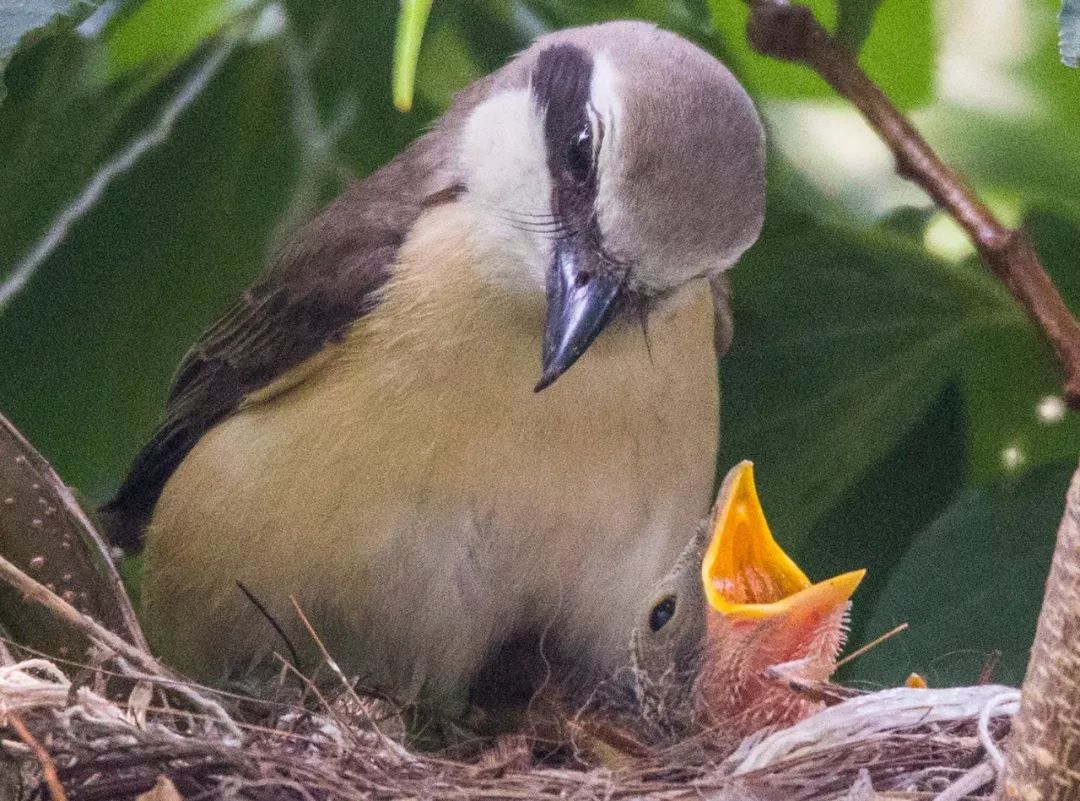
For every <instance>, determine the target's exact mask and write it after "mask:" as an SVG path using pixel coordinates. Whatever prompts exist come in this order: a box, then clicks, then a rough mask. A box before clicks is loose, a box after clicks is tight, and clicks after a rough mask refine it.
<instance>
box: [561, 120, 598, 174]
mask: <svg viewBox="0 0 1080 801" xmlns="http://www.w3.org/2000/svg"><path fill="white" fill-rule="evenodd" d="M592 157H593V152H592V131H591V130H590V129H589V126H588V125H586V126H585V127H583V128H581V129H580V130H579V131H577V132H576V133H575V134H574V135H573V138H572V139H571V140H570V150H569V152H568V153H567V159H566V160H567V163H568V165H569V167H570V172H571V174H572V175H573V176H574V178H576V179H577V180H578V181H582V182H584V181H585V180H587V179H588V177H589V172H590V171H591V170H592Z"/></svg>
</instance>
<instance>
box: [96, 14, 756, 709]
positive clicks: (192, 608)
mask: <svg viewBox="0 0 1080 801" xmlns="http://www.w3.org/2000/svg"><path fill="white" fill-rule="evenodd" d="M763 208H764V147H763V137H762V129H761V124H760V121H759V119H758V115H757V113H756V112H755V110H754V107H753V104H752V103H751V102H750V99H749V98H748V97H747V95H746V93H745V92H744V91H743V89H742V87H740V86H739V84H738V82H737V81H736V80H735V79H734V78H733V77H732V75H731V74H730V73H729V72H728V71H727V70H726V69H725V68H724V67H723V66H722V65H721V64H720V63H719V62H717V61H716V60H715V59H714V58H713V57H712V56H710V55H709V54H707V53H706V52H704V51H703V50H701V49H699V48H698V47H696V46H694V45H692V44H691V43H689V42H687V41H685V40H683V39H681V38H679V37H678V36H675V35H673V34H671V33H667V32H665V31H661V30H658V29H657V28H655V27H653V26H652V25H648V24H645V23H638V22H617V23H609V24H604V25H598V26H592V27H587V28H578V29H572V30H565V31H560V32H557V33H553V34H550V35H547V36H544V37H541V38H540V39H538V40H537V41H536V43H535V44H533V46H532V47H530V48H529V49H528V50H526V51H525V52H524V53H522V54H520V55H519V56H518V57H516V58H515V59H513V60H512V61H511V62H510V63H508V64H507V65H506V66H505V67H503V68H502V69H500V70H499V71H498V72H496V73H494V74H492V75H490V76H488V77H486V78H483V79H481V80H479V81H477V82H476V83H475V84H473V85H472V86H470V87H468V88H467V89H465V90H464V91H463V92H462V93H461V94H460V95H459V96H458V97H457V98H456V99H455V101H454V103H453V106H452V107H451V109H450V110H449V111H448V112H447V114H446V115H445V116H444V117H443V118H442V120H440V121H439V122H438V124H437V125H435V127H434V129H433V130H432V131H431V132H430V133H428V134H426V135H425V136H423V137H422V138H421V139H419V140H418V141H417V142H415V143H414V144H413V145H412V146H410V147H409V148H408V149H407V150H405V151H404V152H403V153H402V154H401V155H399V156H398V157H397V158H395V159H394V160H393V161H392V162H391V163H390V164H388V165H387V166H385V167H384V168H383V169H381V170H379V171H378V172H376V173H375V174H373V175H372V176H370V177H368V178H367V179H365V180H363V181H360V182H358V183H357V184H355V185H354V186H352V187H351V188H350V189H348V190H347V191H346V192H345V194H343V195H342V196H341V197H340V198H338V199H337V200H336V201H335V202H333V203H332V204H331V205H330V206H329V207H328V208H327V209H326V210H325V211H323V212H322V213H321V214H320V215H318V216H317V217H316V218H315V220H314V221H312V223H311V224H310V225H309V226H307V228H306V229H304V230H303V231H301V232H300V233H299V234H298V236H297V237H296V238H295V240H294V241H293V242H292V243H291V244H289V245H288V246H287V247H286V248H285V249H284V250H283V251H282V252H281V253H280V254H279V255H278V256H277V257H276V258H275V259H274V260H273V263H272V264H271V266H270V270H269V273H268V274H267V276H266V277H265V278H263V279H262V280H261V281H259V282H258V283H257V284H256V285H255V286H253V287H252V288H251V289H250V290H248V292H246V293H245V294H244V296H243V298H242V299H241V300H240V301H239V302H238V303H237V305H236V306H235V307H234V308H233V309H232V310H231V311H229V312H228V313H227V314H226V315H225V316H224V317H223V318H222V319H221V320H220V321H218V322H217V323H216V324H215V325H214V326H213V327H211V328H210V330H209V331H208V332H207V333H206V334H205V335H204V336H203V338H202V339H201V340H200V341H199V342H198V343H197V344H196V345H195V347H194V348H193V349H192V350H191V352H190V353H189V354H188V356H187V357H186V358H185V359H184V361H183V363H182V364H181V366H180V369H179V371H178V373H177V376H176V381H175V384H174V386H173V389H172V392H171V395H170V398H169V401H168V407H167V410H166V415H165V420H164V422H163V424H162V426H161V428H160V429H159V430H158V432H157V433H156V434H155V435H154V436H153V438H152V439H151V440H150V442H149V444H147V445H146V447H145V448H144V449H143V451H142V452H141V453H140V454H139V455H138V457H137V458H136V460H135V463H134V465H133V467H132V469H131V472H130V474H129V475H128V477H127V480H126V481H125V482H124V484H123V486H122V487H121V488H120V490H119V491H118V493H117V495H116V497H115V498H114V499H113V500H112V501H111V502H110V503H109V504H107V505H106V506H105V508H104V509H103V514H104V517H105V518H106V521H107V523H108V526H109V528H110V529H111V531H112V532H113V537H114V540H115V541H117V542H119V543H120V544H122V545H124V546H125V547H127V548H128V549H130V550H134V549H137V548H139V547H140V546H143V545H145V574H144V580H143V585H142V597H143V605H144V609H143V615H144V620H145V622H146V624H147V627H148V629H149V631H150V634H151V637H152V640H153V642H154V644H155V647H156V648H157V650H158V651H159V653H161V655H162V656H164V657H165V658H166V660H167V661H169V662H170V663H172V664H173V665H174V666H176V667H178V668H180V669H181V670H183V671H185V672H188V673H190V674H191V675H194V676H197V677H199V678H202V679H204V680H207V681H211V682H221V681H224V680H227V679H229V678H231V677H238V676H243V675H244V674H245V673H246V672H248V671H249V670H254V671H256V672H257V673H265V672H266V670H267V668H270V667H273V663H272V661H271V658H270V657H271V655H272V653H273V652H275V651H278V652H283V651H284V644H283V642H282V640H281V639H280V638H279V637H278V636H277V634H276V633H275V631H274V630H273V628H272V627H271V626H270V624H269V623H268V620H267V616H266V615H264V614H263V613H262V612H261V611H260V610H259V609H257V608H256V607H255V605H254V604H253V603H252V602H251V601H250V600H249V599H248V598H246V597H245V596H244V595H243V594H242V593H241V592H240V591H239V590H238V589H237V582H242V583H243V584H244V585H245V586H246V587H247V588H248V589H250V591H251V593H252V594H253V596H254V597H255V598H257V599H258V600H259V601H261V603H262V605H263V606H265V608H266V610H267V611H268V613H269V616H271V617H272V618H273V619H275V620H276V621H277V622H278V623H280V624H281V625H282V626H283V627H284V628H285V629H286V631H287V632H288V634H289V635H290V638H291V639H292V641H293V642H294V643H295V644H296V645H298V646H306V645H308V644H310V637H309V635H308V634H307V632H306V631H305V630H304V629H303V628H302V627H301V626H300V625H299V623H298V621H297V617H296V615H295V613H294V611H293V608H292V604H291V603H290V600H289V598H290V596H295V598H296V599H297V601H298V603H299V604H300V606H301V607H302V608H303V609H304V610H305V612H306V613H307V615H308V616H309V617H310V619H311V620H312V623H313V625H314V627H315V628H316V629H317V630H318V632H319V634H320V635H321V637H322V639H323V640H324V642H325V643H326V645H327V647H328V648H329V650H330V652H331V653H332V654H333V656H334V657H335V658H336V659H337V660H338V662H339V663H340V664H341V665H342V667H343V668H344V669H345V670H346V671H348V672H349V673H350V674H354V675H357V676H358V677H359V678H360V680H361V681H363V682H364V683H366V684H369V685H375V686H378V687H381V688H384V689H386V690H389V691H390V692H391V693H393V694H394V695H396V696H397V697H398V698H401V699H403V700H408V699H412V698H416V697H418V696H420V697H423V698H426V699H427V700H429V701H430V702H432V703H434V704H451V705H452V704H453V703H456V699H459V698H460V696H461V693H462V691H463V690H466V689H469V688H470V687H472V688H473V689H477V688H481V689H484V690H494V691H495V692H496V693H497V692H498V691H500V690H503V689H506V688H505V684H506V682H505V681H504V679H505V677H506V676H507V675H508V673H512V671H501V670H499V669H498V667H497V666H498V665H500V664H502V663H501V661H500V655H501V654H503V653H505V652H507V651H515V652H521V651H522V649H523V648H524V649H525V650H526V651H528V650H529V649H531V651H530V653H531V656H529V657H527V658H530V659H532V660H533V661H537V659H538V653H537V649H538V647H539V643H540V642H541V641H542V642H543V643H544V649H545V656H546V658H548V659H549V660H550V664H551V665H553V666H556V667H557V669H558V670H559V671H560V672H561V674H562V675H565V676H574V677H576V678H577V679H578V680H579V681H582V682H585V681H589V680H591V679H592V678H593V677H596V676H599V675H605V674H607V673H609V672H611V671H612V670H613V669H614V668H615V667H616V666H617V665H618V664H619V662H620V660H621V659H622V658H623V655H624V654H625V644H626V640H625V637H626V632H628V631H629V630H630V629H631V628H632V626H633V623H634V620H635V616H636V614H637V609H638V606H639V604H640V600H641V599H640V588H641V587H642V586H651V585H652V584H654V583H655V582H656V581H658V580H659V579H660V578H661V577H662V576H663V575H664V573H665V572H666V571H667V569H668V568H669V567H670V565H671V564H672V562H673V561H674V559H675V557H676V556H677V555H678V553H679V551H680V550H681V548H682V547H683V545H684V544H685V540H684V536H685V534H684V533H685V532H687V531H690V530H692V528H693V527H694V526H695V525H696V523H697V520H698V519H700V517H701V516H702V515H703V514H704V513H705V511H706V510H707V508H708V502H709V499H710V491H711V486H712V482H713V465H714V464H715V459H716V448H717V441H718V418H719V396H718V387H717V378H716V375H717V370H716V368H717V357H718V354H719V353H721V352H722V351H723V349H724V347H725V346H726V342H727V340H728V337H729V335H730V331H731V326H730V321H729V319H728V313H727V306H726V302H725V294H724V291H723V285H724V278H723V272H724V270H726V269H727V268H728V267H730V266H731V265H733V264H734V263H735V262H736V261H737V260H738V258H739V256H740V255H741V254H742V253H743V251H745V250H746V248H748V247H749V246H750V245H751V244H752V243H753V242H754V240H755V239H756V238H757V235H758V232H759V230H760V228H761V224H762V217H763ZM646 317H647V318H648V326H647V331H646V329H645V326H644V321H645V318H646ZM539 389H542V390H543V391H542V392H536V391H534V390H539ZM628 576H633V577H634V580H633V581H627V577H628ZM306 650H307V654H306V655H305V654H303V653H302V654H301V656H302V658H306V659H307V660H308V661H307V664H308V665H309V666H310V665H311V664H313V663H314V662H315V661H316V660H315V656H316V655H313V654H312V650H313V649H310V648H309V649H306ZM493 666H495V667H493Z"/></svg>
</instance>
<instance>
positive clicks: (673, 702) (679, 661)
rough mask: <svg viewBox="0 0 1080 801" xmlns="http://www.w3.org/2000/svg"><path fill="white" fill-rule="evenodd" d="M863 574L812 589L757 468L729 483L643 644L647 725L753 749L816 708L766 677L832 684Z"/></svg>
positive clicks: (643, 628)
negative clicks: (769, 732) (760, 489)
mask: <svg viewBox="0 0 1080 801" xmlns="http://www.w3.org/2000/svg"><path fill="white" fill-rule="evenodd" d="M864 575H865V571H864V570H855V571H852V572H849V573H844V574H842V575H839V576H836V577H834V578H831V579H828V580H826V581H820V582H817V583H812V582H811V581H810V580H809V579H808V578H807V577H806V575H805V574H804V573H803V571H802V570H801V569H800V568H799V566H798V565H797V564H795V562H794V561H793V560H792V559H791V558H790V557H789V556H788V555H787V554H786V553H784V551H783V549H782V548H781V547H780V546H779V545H778V544H777V542H776V540H775V539H773V536H772V533H771V532H770V530H769V526H768V523H767V522H766V520H765V515H764V513H763V511H762V508H761V503H760V501H759V499H758V495H757V490H756V488H755V486H754V474H753V465H752V464H751V463H750V462H742V463H740V464H738V465H736V466H735V467H734V468H732V470H731V471H730V472H729V473H728V475H727V477H726V478H725V479H724V482H723V484H722V486H721V488H720V492H719V494H718V496H717V501H716V505H715V506H714V508H713V513H712V516H711V518H710V521H709V523H708V525H707V527H706V528H705V529H703V530H702V532H699V534H698V536H697V537H696V538H695V540H694V541H693V542H692V543H691V544H690V546H689V547H688V548H687V549H686V551H685V552H684V554H683V556H682V557H680V559H679V561H678V563H677V564H676V566H675V568H674V569H673V570H672V572H671V573H670V574H669V575H668V577H667V578H666V579H664V581H663V582H661V585H660V586H659V587H658V588H657V590H656V593H655V594H654V596H653V598H652V599H651V601H650V604H649V607H648V609H647V611H646V613H645V614H644V616H643V619H642V621H641V622H640V623H639V625H638V627H637V630H636V631H635V634H634V637H633V644H632V649H633V652H634V661H635V666H636V670H635V671H634V672H635V674H636V679H635V681H636V686H637V687H638V696H639V701H640V703H641V704H642V706H643V710H642V711H643V713H644V714H645V716H646V717H648V716H649V715H650V714H652V715H653V717H654V719H655V718H662V717H663V715H664V714H666V715H667V716H668V724H667V725H668V727H669V728H670V729H671V730H672V731H682V732H683V733H685V730H686V728H687V727H688V726H689V725H691V722H692V724H693V725H694V726H697V727H703V728H706V729H711V730H714V731H722V732H724V734H725V735H727V736H730V737H735V738H741V737H742V736H745V735H747V734H750V733H752V732H754V731H757V730H758V729H760V728H762V727H763V726H766V725H771V724H788V723H792V722H794V721H796V720H799V719H801V718H802V717H805V716H806V715H807V714H809V713H810V712H812V711H814V709H815V708H816V707H815V706H814V704H812V703H811V702H809V701H807V700H805V699H804V698H803V697H802V696H799V695H797V694H795V693H794V692H793V691H792V690H790V689H789V688H788V687H786V686H784V685H783V684H781V683H778V682H776V681H773V680H770V679H769V678H768V677H766V676H765V675H764V673H765V671H766V669H767V668H771V667H776V666H783V667H784V669H785V673H786V675H789V676H792V677H797V678H800V679H806V680H814V679H817V680H824V679H827V678H828V677H829V676H830V675H832V672H833V670H834V669H835V665H836V657H837V654H838V653H839V650H840V648H841V646H842V645H843V642H844V635H845V623H846V618H847V613H848V608H849V606H850V602H849V599H850V598H851V595H852V593H854V591H855V588H856V587H857V586H858V585H859V582H860V581H861V580H862V578H863V576H864Z"/></svg>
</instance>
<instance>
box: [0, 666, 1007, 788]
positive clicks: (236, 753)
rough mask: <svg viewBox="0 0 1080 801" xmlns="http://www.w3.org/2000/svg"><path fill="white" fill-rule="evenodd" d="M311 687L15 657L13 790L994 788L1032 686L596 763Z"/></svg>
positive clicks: (857, 703) (849, 701)
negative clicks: (439, 746) (276, 687)
mask: <svg viewBox="0 0 1080 801" xmlns="http://www.w3.org/2000/svg"><path fill="white" fill-rule="evenodd" d="M105 665H109V666H110V667H109V669H106V667H105ZM797 689H801V691H805V692H808V693H810V692H820V690H821V688H820V687H818V688H811V687H804V688H797ZM309 692H311V693H313V695H311V697H310V698H309V699H308V701H307V702H305V701H304V699H300V698H296V699H294V700H292V701H252V700H251V699H240V698H239V697H237V696H226V695H225V694H223V693H216V692H214V691H210V690H206V689H204V688H199V687H196V686H194V685H190V684H188V685H180V684H177V683H175V682H174V681H173V680H171V679H168V678H163V677H160V676H153V675H147V674H146V673H145V672H143V671H140V670H138V669H135V668H132V667H131V666H130V664H129V663H127V662H126V661H125V660H123V659H122V658H117V657H114V658H112V659H111V660H105V661H104V662H103V664H102V666H99V667H97V668H95V669H93V670H86V671H84V675H83V677H82V679H81V680H79V681H72V679H70V678H69V677H68V675H66V674H65V673H64V672H63V671H61V670H60V669H59V667H58V666H57V665H56V664H55V663H54V662H51V661H49V660H46V659H30V660H27V661H23V662H19V663H16V664H11V665H8V666H5V667H0V724H3V725H6V726H7V727H8V729H9V731H14V732H16V733H17V735H18V736H17V737H11V736H10V735H7V736H8V737H9V739H3V740H0V796H2V797H4V798H17V799H35V798H50V797H52V798H53V799H54V801H59V799H58V797H59V796H62V797H65V798H66V799H70V801H98V800H101V801H105V800H106V799H107V800H108V801H123V800H124V799H132V800H133V801H134V800H135V799H140V801H175V799H177V798H183V799H234V798H235V799H249V800H254V801H263V800H264V799H265V800H266V801H270V799H273V800H274V801H293V800H294V799H295V801H312V800H313V799H319V800H321V799H345V800H347V801H351V800H352V799H356V800H357V801H360V799H364V801H368V800H370V799H390V798H427V799H437V800H439V799H447V800H449V799H461V798H484V799H545V798H550V799H577V798H581V799H622V798H642V797H649V798H662V799H683V798H686V799H691V798H693V799H700V798H709V799H719V800H720V801H729V800H730V801H735V800H736V799H738V801H757V800H758V799H761V800H762V801H765V800H766V799H770V800H771V799H791V801H804V800H805V801H816V800H817V799H833V798H845V799H846V798H850V799H852V801H861V800H862V799H871V798H875V797H881V795H882V794H892V793H903V794H905V795H904V796H903V797H908V798H910V797H917V798H923V797H925V798H939V799H947V800H948V801H955V799H960V798H979V797H986V796H989V794H990V793H991V791H992V789H993V780H994V776H995V761H996V760H1000V753H999V750H998V742H999V741H1000V739H1001V738H1002V737H1004V736H1005V735H1006V734H1007V732H1008V729H1009V727H1010V724H1011V719H1012V716H1013V715H1014V714H1015V713H1016V710H1017V707H1018V704H1019V691H1018V690H1015V689H1012V688H1007V687H1001V686H995V685H982V686H974V687H961V688H954V689H912V688H907V687H900V688H895V689H889V690H883V691H880V692H876V693H869V694H860V695H855V696H852V697H848V698H846V699H845V700H842V701H839V702H838V703H836V704H835V705H833V706H830V707H827V708H826V709H824V710H823V711H821V712H819V713H817V714H815V715H813V716H811V717H809V718H807V719H805V720H803V721H801V722H799V723H797V724H795V725H793V726H791V727H789V728H786V729H781V730H778V731H764V732H759V733H758V734H756V735H754V736H752V737H750V738H747V739H746V740H744V741H743V742H742V743H741V744H740V745H739V746H738V747H737V748H736V749H735V750H734V752H733V753H729V754H722V753H718V752H711V753H710V752H709V751H708V749H700V748H696V749H686V748H678V747H676V748H674V749H669V750H665V751H663V752H658V753H651V754H648V755H645V756H642V755H639V754H638V755H634V756H624V757H623V758H619V759H611V758H610V754H609V758H608V759H604V760H601V763H603V764H597V762H596V760H595V758H579V759H563V760H561V761H560V762H558V763H552V762H551V761H544V760H537V759H536V757H535V753H536V749H535V743H533V742H530V741H529V740H528V738H526V737H525V736H524V735H522V736H504V737H503V738H501V739H496V740H494V741H491V742H489V743H485V744H483V745H480V746H478V747H477V748H476V749H475V750H474V752H473V754H472V755H471V757H470V758H468V759H463V758H458V759H451V758H448V757H446V756H445V755H437V754H428V753H419V752H415V751H413V750H410V749H409V748H407V747H406V746H405V744H404V740H403V730H402V727H401V726H400V725H397V724H398V718H397V717H396V716H395V715H393V714H391V715H389V716H387V715H386V714H385V711H386V702H385V701H380V700H378V699H373V698H367V697H360V696H357V695H356V694H355V693H353V692H351V691H343V692H342V693H340V694H339V696H338V697H337V698H336V699H330V698H328V697H327V696H326V695H325V694H323V693H321V692H319V691H318V690H316V689H315V688H314V687H313V686H310V685H309ZM312 700H314V703H312V702H311V701H312ZM691 753H692V754H694V755H695V756H694V757H693V758H689V757H688V756H687V754H691ZM579 756H580V753H579ZM4 782H7V785H6V786H5V784H4ZM913 794H914V795H913Z"/></svg>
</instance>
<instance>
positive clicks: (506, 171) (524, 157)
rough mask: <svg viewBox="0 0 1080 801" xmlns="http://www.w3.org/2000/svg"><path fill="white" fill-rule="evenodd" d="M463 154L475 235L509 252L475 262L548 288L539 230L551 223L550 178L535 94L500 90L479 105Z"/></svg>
mask: <svg viewBox="0 0 1080 801" xmlns="http://www.w3.org/2000/svg"><path fill="white" fill-rule="evenodd" d="M458 158H459V164H460V167H461V174H462V175H463V176H464V178H465V186H466V188H467V192H466V195H465V197H464V200H465V202H467V203H473V204H477V206H478V208H477V209H476V212H477V216H476V218H477V220H478V221H479V224H478V230H476V231H474V233H476V234H479V235H481V236H482V238H483V239H484V240H486V241H485V242H483V243H482V245H491V246H492V247H491V248H490V250H491V251H493V252H495V253H499V254H503V256H504V257H503V258H500V259H498V260H497V261H498V263H494V262H493V263H491V264H485V265H478V267H480V269H483V270H485V271H487V272H488V273H490V274H491V275H490V277H492V278H497V279H499V280H500V281H501V280H503V279H505V280H506V281H509V282H511V283H514V284H518V285H520V286H522V287H524V288H528V289H536V288H538V289H540V290H541V291H543V287H544V275H545V271H546V266H547V260H548V254H549V252H550V247H551V246H550V237H546V236H544V235H542V234H540V233H537V229H544V228H545V227H550V226H545V225H544V223H545V222H546V221H547V220H549V219H550V215H551V178H550V176H549V175H548V167H547V154H546V150H545V146H544V127H543V119H542V118H541V117H540V115H539V114H538V112H537V109H536V107H535V104H534V103H533V99H532V96H531V94H530V92H529V91H528V90H527V89H520V90H515V91H506V92H500V93H499V94H497V95H494V96H493V97H490V98H488V99H487V100H486V101H484V102H483V103H481V104H480V105H479V106H477V107H476V109H475V110H474V111H473V112H472V114H471V115H470V116H469V119H468V121H467V122H466V124H465V128H464V130H463V132H462V136H461V143H460V148H459V151H458ZM481 228H482V230H480V229H481ZM523 229H527V230H523ZM485 249H487V248H485Z"/></svg>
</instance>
